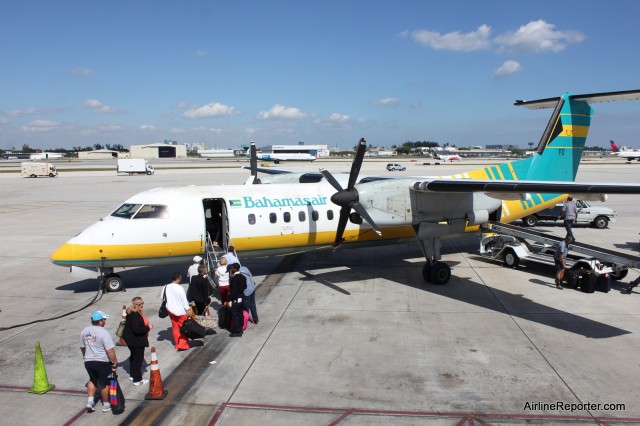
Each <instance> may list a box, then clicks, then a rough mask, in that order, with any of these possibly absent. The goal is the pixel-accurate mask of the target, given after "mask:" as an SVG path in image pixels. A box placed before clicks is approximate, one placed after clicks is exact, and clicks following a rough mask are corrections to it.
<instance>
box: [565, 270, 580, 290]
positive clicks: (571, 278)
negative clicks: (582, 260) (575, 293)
mask: <svg viewBox="0 0 640 426" xmlns="http://www.w3.org/2000/svg"><path fill="white" fill-rule="evenodd" d="M579 278H580V272H579V271H576V270H574V269H567V270H566V271H564V280H565V281H566V283H567V288H578V279H579Z"/></svg>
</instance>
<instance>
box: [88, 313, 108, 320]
mask: <svg viewBox="0 0 640 426" xmlns="http://www.w3.org/2000/svg"><path fill="white" fill-rule="evenodd" d="M107 318H109V315H107V314H105V313H104V312H102V311H93V312H91V321H100V320H103V319H107Z"/></svg>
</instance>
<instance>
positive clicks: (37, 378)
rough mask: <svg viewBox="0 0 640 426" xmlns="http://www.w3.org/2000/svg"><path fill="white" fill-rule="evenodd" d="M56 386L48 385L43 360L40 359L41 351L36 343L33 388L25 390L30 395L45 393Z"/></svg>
mask: <svg viewBox="0 0 640 426" xmlns="http://www.w3.org/2000/svg"><path fill="white" fill-rule="evenodd" d="M55 387H56V385H52V384H49V379H48V378H47V369H46V368H45V367H44V359H43V358H42V350H41V349H40V342H39V341H36V360H35V367H34V369H33V386H32V387H30V388H29V389H27V392H30V393H37V394H42V393H47V392H49V391H50V390H51V389H53V388H55Z"/></svg>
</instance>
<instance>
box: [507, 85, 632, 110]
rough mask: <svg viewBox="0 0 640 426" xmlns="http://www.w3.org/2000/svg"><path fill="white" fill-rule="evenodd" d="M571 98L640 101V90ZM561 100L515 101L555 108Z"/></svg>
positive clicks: (603, 100)
mask: <svg viewBox="0 0 640 426" xmlns="http://www.w3.org/2000/svg"><path fill="white" fill-rule="evenodd" d="M569 99H570V100H573V101H583V102H586V103H588V104H593V103H597V102H615V101H639V100H640V90H626V91H622V92H604V93H591V94H587V95H571V96H569ZM559 100H560V98H559V97H557V98H547V99H538V100H536V101H523V100H517V101H515V103H514V105H515V106H523V107H525V108H528V109H544V108H555V107H556V105H557V104H558V101H559Z"/></svg>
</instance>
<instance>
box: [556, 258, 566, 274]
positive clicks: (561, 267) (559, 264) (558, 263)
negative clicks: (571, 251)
mask: <svg viewBox="0 0 640 426" xmlns="http://www.w3.org/2000/svg"><path fill="white" fill-rule="evenodd" d="M553 261H554V262H555V264H556V271H558V272H560V271H562V270H564V265H563V264H562V260H560V259H556V258H554V259H553Z"/></svg>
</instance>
